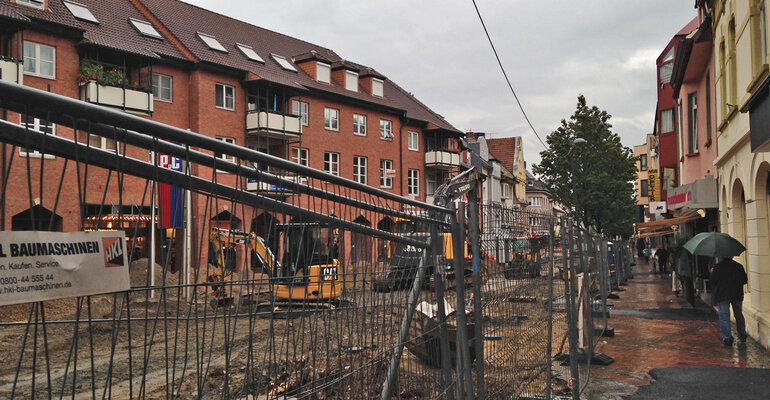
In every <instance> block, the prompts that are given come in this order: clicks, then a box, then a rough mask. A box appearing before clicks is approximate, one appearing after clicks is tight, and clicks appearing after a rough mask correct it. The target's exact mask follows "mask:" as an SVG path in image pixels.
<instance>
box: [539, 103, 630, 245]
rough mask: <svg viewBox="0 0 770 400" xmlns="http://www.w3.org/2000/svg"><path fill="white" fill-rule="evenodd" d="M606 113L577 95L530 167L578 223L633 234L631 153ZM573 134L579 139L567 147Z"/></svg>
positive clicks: (609, 232)
mask: <svg viewBox="0 0 770 400" xmlns="http://www.w3.org/2000/svg"><path fill="white" fill-rule="evenodd" d="M610 118H611V116H610V114H609V113H607V112H606V111H604V110H600V109H599V108H598V107H596V106H588V105H587V103H586V99H585V97H584V96H583V95H580V96H578V101H577V109H576V110H575V113H574V114H572V116H571V117H570V118H569V120H564V119H563V120H562V121H561V126H559V127H558V128H557V129H556V130H555V131H553V132H551V134H550V135H548V138H547V139H546V142H547V143H548V149H547V150H544V151H542V152H541V153H540V156H541V161H540V163H539V164H537V165H535V166H533V168H532V170H533V172H534V173H535V175H537V176H538V178H539V179H540V180H541V181H542V183H543V186H544V187H545V189H547V190H548V191H549V193H550V196H551V199H552V200H553V201H556V202H558V203H560V204H562V205H564V206H565V207H566V208H567V212H568V213H569V214H570V216H572V217H573V218H574V219H575V220H576V221H578V222H579V223H581V224H582V225H583V226H585V227H588V228H590V229H592V230H595V231H596V232H599V233H602V234H604V235H608V236H616V235H619V236H623V237H628V236H630V235H631V234H632V233H633V222H634V208H635V198H634V196H635V193H634V181H635V179H636V158H635V157H634V155H633V152H632V151H631V149H629V148H628V147H624V146H623V144H622V143H621V141H620V137H619V136H618V135H617V134H616V133H613V132H612V130H611V129H612V125H611V124H610V122H609V121H610ZM577 138H582V139H585V143H580V144H576V145H575V146H574V147H573V146H572V143H573V141H574V140H575V139H577ZM570 149H572V150H570ZM573 187H574V193H573Z"/></svg>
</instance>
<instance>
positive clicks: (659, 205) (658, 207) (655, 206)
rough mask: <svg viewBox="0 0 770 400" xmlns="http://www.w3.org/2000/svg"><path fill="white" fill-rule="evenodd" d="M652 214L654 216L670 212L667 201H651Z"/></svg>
mask: <svg viewBox="0 0 770 400" xmlns="http://www.w3.org/2000/svg"><path fill="white" fill-rule="evenodd" d="M650 212H651V213H653V214H665V213H667V212H668V207H666V202H665V201H651V202H650Z"/></svg>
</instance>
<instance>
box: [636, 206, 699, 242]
mask: <svg viewBox="0 0 770 400" xmlns="http://www.w3.org/2000/svg"><path fill="white" fill-rule="evenodd" d="M705 216H706V211H704V210H703V209H698V210H691V211H689V212H687V214H685V215H682V216H680V217H676V218H669V219H664V220H660V221H649V222H641V223H638V224H636V226H634V230H635V235H634V236H636V237H637V238H640V237H641V238H644V237H650V236H661V235H671V234H673V233H676V232H677V231H678V230H679V229H678V226H677V225H679V224H683V223H685V222H689V221H693V220H696V219H698V218H703V217H705Z"/></svg>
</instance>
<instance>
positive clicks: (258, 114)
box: [246, 111, 302, 137]
mask: <svg viewBox="0 0 770 400" xmlns="http://www.w3.org/2000/svg"><path fill="white" fill-rule="evenodd" d="M246 131H248V132H253V133H265V134H268V135H270V136H274V137H283V136H285V135H290V136H299V135H301V134H302V119H301V117H299V116H296V115H284V114H280V113H275V112H267V111H253V112H250V113H248V114H246Z"/></svg>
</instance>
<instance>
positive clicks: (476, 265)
mask: <svg viewBox="0 0 770 400" xmlns="http://www.w3.org/2000/svg"><path fill="white" fill-rule="evenodd" d="M468 209H469V214H470V215H469V216H468V223H469V228H468V233H469V235H470V237H471V251H472V252H473V296H474V299H475V300H474V302H473V319H474V328H475V329H474V335H473V342H474V347H475V350H476V397H478V398H479V399H483V398H485V397H484V338H483V334H482V332H484V330H483V329H482V323H483V321H484V315H483V310H482V307H481V301H482V300H483V299H482V298H481V249H480V243H479V199H478V186H477V187H474V188H473V189H471V191H470V192H468Z"/></svg>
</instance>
